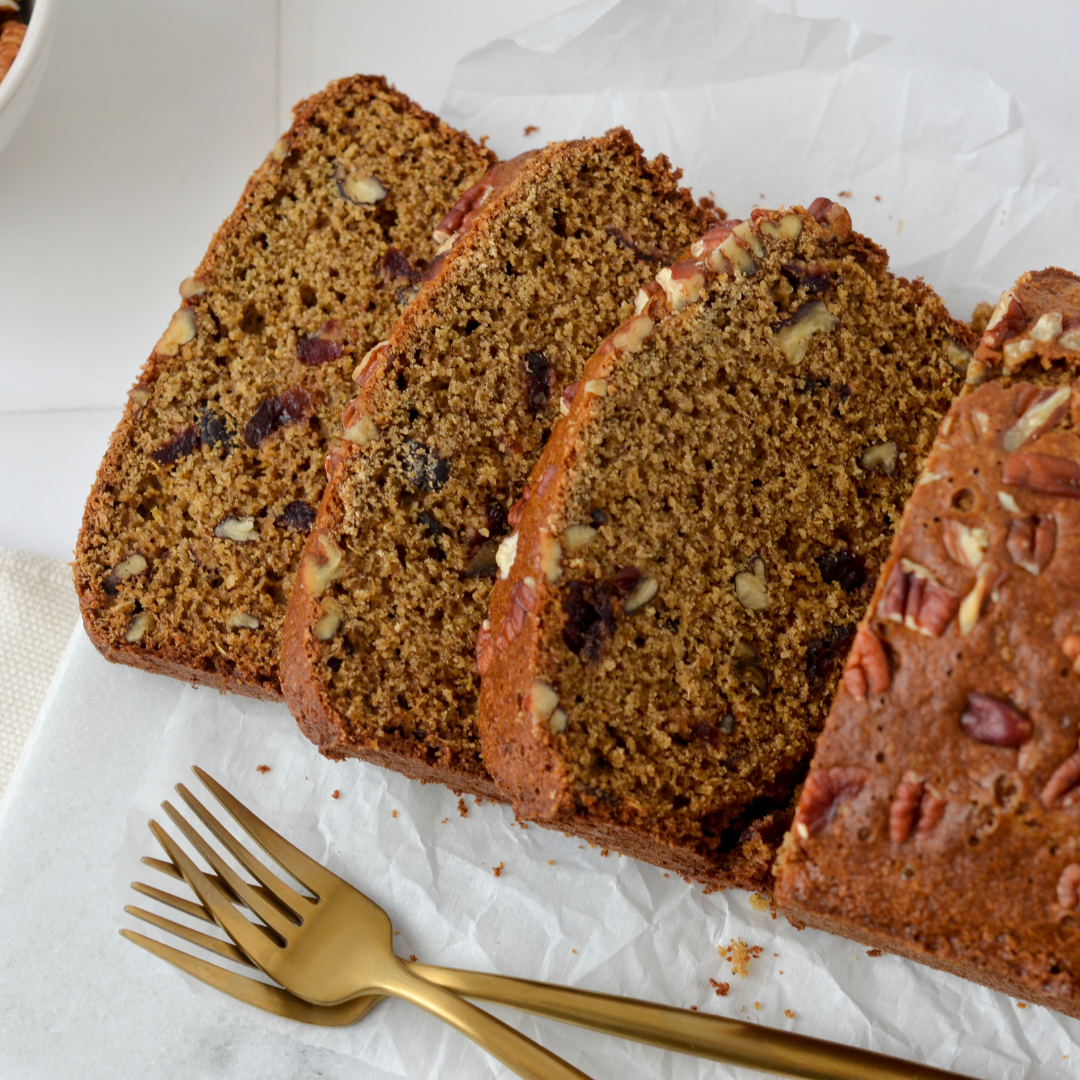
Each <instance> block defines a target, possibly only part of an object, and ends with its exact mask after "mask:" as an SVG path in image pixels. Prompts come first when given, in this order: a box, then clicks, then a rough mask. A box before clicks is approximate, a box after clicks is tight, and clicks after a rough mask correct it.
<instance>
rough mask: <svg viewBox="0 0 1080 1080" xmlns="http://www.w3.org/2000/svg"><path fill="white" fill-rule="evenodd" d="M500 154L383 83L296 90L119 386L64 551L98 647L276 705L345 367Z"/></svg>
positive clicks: (385, 327) (401, 302) (370, 341)
mask: <svg viewBox="0 0 1080 1080" xmlns="http://www.w3.org/2000/svg"><path fill="white" fill-rule="evenodd" d="M493 160H494V157H493V155H492V154H491V153H490V152H488V151H486V150H484V149H482V148H481V147H479V146H477V145H476V144H475V143H474V142H472V141H471V140H470V139H469V138H468V137H467V136H465V135H462V134H461V133H459V132H456V131H454V130H452V129H451V128H449V127H447V126H446V125H445V124H443V123H442V122H441V121H440V120H439V119H438V118H437V117H434V116H432V115H431V114H429V113H426V112H423V111H422V110H421V109H419V108H418V107H417V106H416V105H414V104H413V103H412V102H410V101H409V100H408V98H406V97H405V96H404V95H402V94H398V93H396V92H395V91H393V90H391V89H390V88H389V87H388V86H387V85H386V83H385V81H384V80H382V79H378V78H367V77H363V76H357V77H355V78H351V79H344V80H342V81H340V82H336V83H332V84H331V85H330V86H329V87H328V88H327V89H326V90H325V91H323V92H322V93H320V94H316V95H315V96H314V97H312V98H309V99H308V100H307V101H305V102H302V103H301V104H300V105H299V106H298V107H297V109H296V114H295V122H294V124H293V126H292V128H291V129H290V130H289V132H288V133H287V134H286V135H285V136H284V137H283V138H282V139H281V141H280V142H279V143H278V144H277V146H276V147H275V148H274V150H273V151H272V152H271V153H270V155H269V156H268V157H267V159H266V161H265V162H264V163H263V164H262V165H261V166H260V167H259V168H258V169H257V170H256V172H255V174H254V175H253V176H252V177H251V179H250V181H249V182H248V185H247V188H246V190H245V191H244V194H243V196H242V197H241V199H240V202H239V204H238V206H237V208H236V210H235V211H234V212H233V214H232V216H231V217H230V218H229V219H228V220H227V221H226V222H225V224H224V225H223V226H222V227H221V229H220V230H219V231H218V233H217V235H216V236H215V237H214V240H213V242H212V243H211V245H210V248H209V250H208V251H207V254H206V256H205V258H204V259H203V261H202V264H201V265H200V266H199V268H198V270H197V271H196V272H195V274H194V275H193V276H192V277H190V278H188V279H187V280H186V281H185V282H184V283H183V284H182V285H181V287H180V295H181V297H182V300H183V303H182V306H181V308H180V310H179V311H177V313H176V314H175V316H173V319H172V322H171V323H170V324H169V328H168V329H167V330H166V332H165V334H164V336H163V337H162V338H161V340H160V341H159V342H158V344H157V346H156V347H155V349H154V352H153V354H152V356H151V357H150V359H149V360H148V361H147V363H146V366H145V367H144V368H143V371H142V373H141V375H140V377H139V379H138V381H137V383H136V384H135V386H134V388H133V389H132V390H131V392H130V395H129V398H130V400H129V403H128V405H127V408H126V409H125V412H124V416H123V419H122V420H121V422H120V425H119V427H118V428H117V430H116V432H115V433H114V435H113V437H112V441H111V443H110V445H109V449H108V452H107V454H106V456H105V459H104V461H103V463H102V465H101V469H100V471H99V473H98V477H97V482H96V483H95V485H94V488H93V491H92V492H91V494H90V498H89V500H88V502H87V506H86V513H85V517H84V519H83V526H82V531H81V533H80V535H79V541H78V548H77V552H76V559H75V564H74V573H75V584H76V588H77V589H78V593H79V600H80V603H81V606H82V612H83V619H84V622H85V625H86V628H87V632H88V633H89V635H90V638H91V639H92V640H93V642H94V644H95V645H96V646H97V647H98V648H99V649H100V650H101V651H102V653H104V654H105V656H106V657H108V658H109V659H110V660H115V661H119V662H121V663H126V664H132V665H134V666H136V667H141V668H146V669H148V670H152V671H160V672H164V673H166V674H170V675H175V676H177V677H179V678H183V679H187V680H191V681H193V682H201V683H208V684H210V685H212V686H216V687H218V688H219V689H222V690H233V691H237V692H240V693H244V694H250V695H252V696H256V697H264V698H278V697H280V687H279V683H278V652H279V645H280V633H281V624H282V620H283V618H284V615H285V606H286V603H287V601H288V597H289V592H290V589H291V587H292V580H293V576H294V574H295V571H296V567H297V565H298V562H299V557H300V551H301V548H302V546H303V542H304V539H305V537H306V535H307V533H308V531H309V530H310V528H311V524H312V522H313V521H314V518H315V510H316V507H317V506H318V503H319V499H320V497H321V496H322V492H323V488H324V486H325V482H326V478H325V474H324V471H323V460H324V458H325V457H326V454H327V451H328V450H329V448H330V445H331V443H332V442H333V440H334V439H335V438H336V437H338V436H340V433H341V411H342V409H343V408H344V406H345V404H346V403H347V402H348V400H349V398H350V397H351V396H352V393H353V390H354V388H353V384H352V380H351V373H352V370H353V368H354V367H355V366H356V362H357V360H359V358H360V357H361V356H363V355H364V353H365V352H367V351H368V349H370V348H371V346H372V345H374V344H375V343H376V342H377V341H379V340H380V339H382V338H385V337H386V335H387V334H388V333H389V331H390V327H391V326H392V324H393V322H394V320H395V319H396V318H397V316H398V314H399V313H400V312H401V310H402V308H403V307H404V306H405V305H406V304H407V303H408V301H409V300H410V299H411V297H412V295H413V294H414V293H415V290H416V286H417V284H418V282H419V277H420V274H421V271H422V270H423V269H424V268H425V266H426V265H427V262H428V260H429V259H430V258H431V257H432V256H433V255H434V254H435V248H436V247H437V244H436V243H435V242H433V240H432V229H433V228H434V226H435V224H436V223H437V222H438V221H439V219H440V218H441V217H442V216H443V214H445V212H446V208H447V207H448V206H450V205H451V204H452V203H453V202H454V200H455V199H457V198H458V197H459V196H460V195H461V193H462V192H463V191H464V190H465V189H466V188H468V187H469V186H470V185H472V184H474V183H475V182H476V181H477V180H479V179H480V178H481V177H482V176H483V174H484V172H485V170H486V169H487V168H488V167H489V166H490V165H491V163H492V161H493Z"/></svg>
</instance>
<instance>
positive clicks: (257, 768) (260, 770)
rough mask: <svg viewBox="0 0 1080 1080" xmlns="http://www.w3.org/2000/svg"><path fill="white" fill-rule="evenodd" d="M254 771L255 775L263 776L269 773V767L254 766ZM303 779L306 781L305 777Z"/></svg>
mask: <svg viewBox="0 0 1080 1080" xmlns="http://www.w3.org/2000/svg"><path fill="white" fill-rule="evenodd" d="M255 771H256V772H257V773H262V774H263V776H265V775H266V774H267V773H268V772H269V771H270V766H269V765H256V766H255ZM305 779H306V777H305Z"/></svg>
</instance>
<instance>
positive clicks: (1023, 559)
mask: <svg viewBox="0 0 1080 1080" xmlns="http://www.w3.org/2000/svg"><path fill="white" fill-rule="evenodd" d="M1056 544H1057V523H1056V522H1055V521H1054V518H1053V515H1052V514H1032V515H1031V516H1030V517H1022V518H1013V519H1012V521H1010V522H1009V533H1008V536H1007V538H1006V540H1005V547H1006V549H1007V550H1008V552H1009V555H1010V557H1011V558H1012V561H1013V562H1014V563H1016V565H1017V566H1019V567H1022V568H1023V569H1024V570H1027V572H1028V573H1029V574H1038V573H1039V571H1040V570H1045V569H1046V566H1047V564H1048V563H1049V562H1050V560H1051V558H1053V555H1054V547H1055V545H1056Z"/></svg>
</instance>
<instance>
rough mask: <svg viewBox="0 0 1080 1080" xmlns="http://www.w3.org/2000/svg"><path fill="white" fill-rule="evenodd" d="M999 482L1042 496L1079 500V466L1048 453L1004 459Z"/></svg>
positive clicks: (1027, 454)
mask: <svg viewBox="0 0 1080 1080" xmlns="http://www.w3.org/2000/svg"><path fill="white" fill-rule="evenodd" d="M1001 479H1002V482H1003V483H1005V484H1008V485H1009V486H1010V487H1020V488H1027V489H1028V490H1029V491H1038V492H1041V493H1042V494H1044V495H1059V496H1062V497H1064V498H1067V499H1080V464H1077V463H1076V462H1075V461H1069V460H1068V459H1067V458H1059V457H1053V456H1052V455H1050V454H1031V453H1024V454H1014V455H1013V456H1012V457H1010V458H1006V459H1005V465H1004V467H1003V468H1002V470H1001Z"/></svg>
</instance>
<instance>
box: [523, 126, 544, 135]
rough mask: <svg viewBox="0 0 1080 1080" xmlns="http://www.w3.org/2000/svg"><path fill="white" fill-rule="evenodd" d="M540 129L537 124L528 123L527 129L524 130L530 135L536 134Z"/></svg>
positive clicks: (525, 133)
mask: <svg viewBox="0 0 1080 1080" xmlns="http://www.w3.org/2000/svg"><path fill="white" fill-rule="evenodd" d="M539 130H540V129H539V128H538V127H537V126H536V125H535V124H527V125H526V126H525V131H524V132H523V134H524V135H526V136H529V135H533V134H535V133H536V132H537V131H539Z"/></svg>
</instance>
